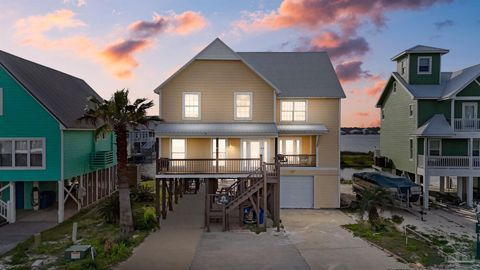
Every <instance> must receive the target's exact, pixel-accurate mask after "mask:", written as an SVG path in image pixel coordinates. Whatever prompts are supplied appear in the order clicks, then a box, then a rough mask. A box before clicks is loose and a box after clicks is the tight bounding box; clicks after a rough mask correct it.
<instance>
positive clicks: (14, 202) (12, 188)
mask: <svg viewBox="0 0 480 270" xmlns="http://www.w3.org/2000/svg"><path fill="white" fill-rule="evenodd" d="M15 195H16V194H15V182H13V181H10V209H8V210H9V211H10V213H9V214H8V215H9V216H10V220H9V222H10V223H15V221H16V219H17V198H16V196H15Z"/></svg>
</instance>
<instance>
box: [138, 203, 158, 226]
mask: <svg viewBox="0 0 480 270" xmlns="http://www.w3.org/2000/svg"><path fill="white" fill-rule="evenodd" d="M133 223H134V225H135V229H137V230H152V229H156V228H158V221H157V214H156V212H155V208H153V207H142V208H140V209H136V210H135V211H134V212H133Z"/></svg>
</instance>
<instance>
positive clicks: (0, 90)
mask: <svg viewBox="0 0 480 270" xmlns="http://www.w3.org/2000/svg"><path fill="white" fill-rule="evenodd" d="M3 103H4V102H3V88H1V87H0V116H2V115H3Z"/></svg>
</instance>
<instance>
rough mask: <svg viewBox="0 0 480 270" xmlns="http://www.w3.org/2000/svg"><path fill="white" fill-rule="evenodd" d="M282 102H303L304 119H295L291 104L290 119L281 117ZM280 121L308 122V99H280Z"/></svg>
mask: <svg viewBox="0 0 480 270" xmlns="http://www.w3.org/2000/svg"><path fill="white" fill-rule="evenodd" d="M283 102H294V103H295V102H305V120H295V105H294V106H293V111H292V120H291V121H290V120H283V119H282V112H283ZM280 122H284V123H294V122H300V123H306V122H308V100H306V99H283V100H280Z"/></svg>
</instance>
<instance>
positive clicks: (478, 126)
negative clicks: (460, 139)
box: [453, 118, 480, 132]
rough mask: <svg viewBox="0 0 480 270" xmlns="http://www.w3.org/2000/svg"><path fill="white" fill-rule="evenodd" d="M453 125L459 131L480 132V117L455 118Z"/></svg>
mask: <svg viewBox="0 0 480 270" xmlns="http://www.w3.org/2000/svg"><path fill="white" fill-rule="evenodd" d="M453 127H454V130H455V131H458V132H480V119H479V118H474V119H467V118H455V119H453Z"/></svg>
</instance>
